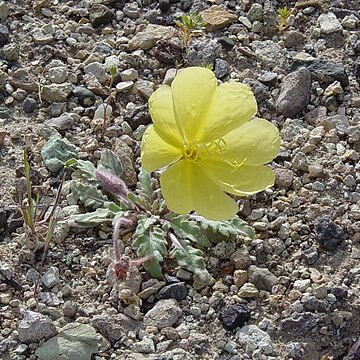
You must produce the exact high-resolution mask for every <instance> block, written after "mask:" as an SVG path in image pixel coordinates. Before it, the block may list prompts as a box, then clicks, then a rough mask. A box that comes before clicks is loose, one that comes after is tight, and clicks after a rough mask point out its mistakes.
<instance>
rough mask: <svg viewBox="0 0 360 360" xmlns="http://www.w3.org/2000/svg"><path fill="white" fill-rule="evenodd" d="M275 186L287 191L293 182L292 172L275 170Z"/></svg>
mask: <svg viewBox="0 0 360 360" xmlns="http://www.w3.org/2000/svg"><path fill="white" fill-rule="evenodd" d="M274 172H275V185H276V186H278V187H279V188H282V189H288V188H289V187H290V186H291V185H292V183H293V180H294V172H293V171H292V170H290V169H280V168H278V169H275V170H274Z"/></svg>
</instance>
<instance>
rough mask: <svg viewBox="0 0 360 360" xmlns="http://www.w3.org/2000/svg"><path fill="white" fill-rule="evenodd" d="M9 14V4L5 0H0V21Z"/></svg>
mask: <svg viewBox="0 0 360 360" xmlns="http://www.w3.org/2000/svg"><path fill="white" fill-rule="evenodd" d="M8 15H9V6H8V5H7V4H6V2H5V1H0V21H5V20H6V18H7V17H8Z"/></svg>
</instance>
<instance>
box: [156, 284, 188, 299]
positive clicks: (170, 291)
mask: <svg viewBox="0 0 360 360" xmlns="http://www.w3.org/2000/svg"><path fill="white" fill-rule="evenodd" d="M186 295H187V288H186V285H185V283H184V282H177V283H174V284H171V285H167V286H164V287H163V288H162V289H161V290H160V291H159V297H160V299H175V300H177V301H181V300H184V299H185V298H186Z"/></svg>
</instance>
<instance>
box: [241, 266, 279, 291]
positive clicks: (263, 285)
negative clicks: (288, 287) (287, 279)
mask: <svg viewBox="0 0 360 360" xmlns="http://www.w3.org/2000/svg"><path fill="white" fill-rule="evenodd" d="M248 274H249V282H251V283H253V284H254V285H255V286H256V288H257V289H258V290H266V291H271V289H272V287H273V286H274V285H275V284H276V283H277V282H278V278H277V277H276V276H275V275H274V274H273V273H272V272H271V271H270V270H269V269H267V268H260V267H257V266H255V265H251V266H250V267H249V269H248Z"/></svg>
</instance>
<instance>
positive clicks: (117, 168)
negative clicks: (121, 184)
mask: <svg viewBox="0 0 360 360" xmlns="http://www.w3.org/2000/svg"><path fill="white" fill-rule="evenodd" d="M97 168H98V170H102V169H106V170H108V171H110V172H111V173H113V174H114V175H116V176H118V177H121V175H122V173H123V171H124V168H123V165H122V163H121V161H120V159H119V158H118V156H117V155H116V154H115V153H114V152H113V151H111V150H108V149H104V150H102V151H101V157H100V160H99V163H98V167H97Z"/></svg>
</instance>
